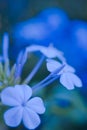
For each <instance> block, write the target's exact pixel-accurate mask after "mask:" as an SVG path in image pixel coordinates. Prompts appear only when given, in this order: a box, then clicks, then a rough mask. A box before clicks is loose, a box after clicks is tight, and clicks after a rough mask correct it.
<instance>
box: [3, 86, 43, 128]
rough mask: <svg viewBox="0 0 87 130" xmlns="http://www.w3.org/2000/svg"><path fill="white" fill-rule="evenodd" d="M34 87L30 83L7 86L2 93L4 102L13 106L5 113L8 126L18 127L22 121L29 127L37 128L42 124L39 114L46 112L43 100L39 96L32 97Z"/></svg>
mask: <svg viewBox="0 0 87 130" xmlns="http://www.w3.org/2000/svg"><path fill="white" fill-rule="evenodd" d="M31 95H32V89H31V88H30V87H29V86H28V85H16V86H15V87H7V88H6V89H4V90H3V91H2V93H1V101H2V103H3V104H5V105H8V106H11V107H12V108H10V109H9V110H7V111H6V112H5V113H4V120H5V123H6V124H7V125H8V126H11V127H16V126H18V125H19V124H20V123H21V121H23V123H24V125H25V127H26V128H28V129H35V128H36V127H38V125H39V124H40V122H41V121H40V117H39V116H38V114H43V113H44V112H45V107H44V104H43V101H42V99H41V98H39V97H34V98H32V99H30V97H31Z"/></svg>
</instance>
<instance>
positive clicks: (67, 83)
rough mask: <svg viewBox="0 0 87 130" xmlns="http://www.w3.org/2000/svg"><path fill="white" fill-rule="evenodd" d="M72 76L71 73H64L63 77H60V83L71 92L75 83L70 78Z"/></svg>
mask: <svg viewBox="0 0 87 130" xmlns="http://www.w3.org/2000/svg"><path fill="white" fill-rule="evenodd" d="M70 76H71V74H70V73H64V74H62V75H61V77H60V83H61V84H62V85H63V86H64V87H66V88H67V89H69V90H72V89H74V83H73V81H72V78H71V77H70Z"/></svg>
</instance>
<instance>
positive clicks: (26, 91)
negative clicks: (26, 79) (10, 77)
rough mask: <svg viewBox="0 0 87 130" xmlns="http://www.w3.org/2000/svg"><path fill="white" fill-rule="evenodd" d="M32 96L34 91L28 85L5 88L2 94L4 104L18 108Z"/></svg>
mask: <svg viewBox="0 0 87 130" xmlns="http://www.w3.org/2000/svg"><path fill="white" fill-rule="evenodd" d="M31 95H32V90H31V88H30V87H29V86H28V85H16V86H15V87H8V88H5V89H4V90H3V91H2V92H1V100H2V103H3V104H5V105H9V106H17V105H21V104H22V103H24V102H26V101H27V100H28V99H29V98H30V97H31Z"/></svg>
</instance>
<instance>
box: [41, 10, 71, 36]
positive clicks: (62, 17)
mask: <svg viewBox="0 0 87 130" xmlns="http://www.w3.org/2000/svg"><path fill="white" fill-rule="evenodd" d="M39 17H41V18H42V19H43V21H45V22H46V24H47V25H48V26H49V27H50V28H51V31H53V32H55V31H56V32H57V33H58V34H59V33H61V32H62V31H64V29H65V28H67V26H68V24H69V19H68V16H67V14H66V13H65V12H64V11H63V10H61V9H59V8H47V9H45V10H43V11H42V12H41V13H40V14H39Z"/></svg>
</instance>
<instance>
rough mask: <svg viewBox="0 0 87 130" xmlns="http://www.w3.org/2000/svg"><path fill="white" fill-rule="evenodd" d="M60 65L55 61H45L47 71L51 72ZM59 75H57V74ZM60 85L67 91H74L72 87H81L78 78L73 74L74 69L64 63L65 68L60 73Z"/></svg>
mask: <svg viewBox="0 0 87 130" xmlns="http://www.w3.org/2000/svg"><path fill="white" fill-rule="evenodd" d="M61 65H62V64H61V63H59V62H58V61H56V60H52V59H48V60H47V69H48V71H50V72H53V71H54V70H56V69H57V68H58V67H60V66H61ZM58 75H59V73H58ZM60 83H61V84H62V85H63V86H64V87H66V88H67V89H70V90H71V89H74V86H77V87H82V82H81V80H80V78H79V77H78V76H77V75H76V74H75V69H74V68H73V67H72V66H70V65H68V64H67V63H66V65H65V67H64V68H63V69H62V70H61V72H60Z"/></svg>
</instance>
